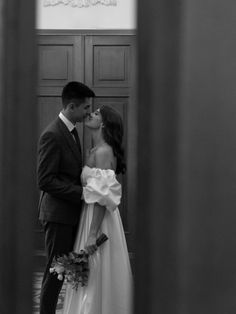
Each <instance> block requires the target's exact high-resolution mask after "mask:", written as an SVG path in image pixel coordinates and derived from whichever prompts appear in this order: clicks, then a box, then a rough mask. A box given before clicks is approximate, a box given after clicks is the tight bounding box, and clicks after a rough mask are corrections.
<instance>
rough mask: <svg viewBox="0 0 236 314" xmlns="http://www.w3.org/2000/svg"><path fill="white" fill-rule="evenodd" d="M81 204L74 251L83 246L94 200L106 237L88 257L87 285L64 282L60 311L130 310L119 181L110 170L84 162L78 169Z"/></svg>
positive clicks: (124, 313) (104, 313)
mask: <svg viewBox="0 0 236 314" xmlns="http://www.w3.org/2000/svg"><path fill="white" fill-rule="evenodd" d="M82 183H83V186H84V188H83V197H84V201H85V204H84V207H83V210H82V214H81V219H80V225H79V229H78V234H77V238H76V241H75V246H74V251H75V252H79V251H80V250H81V249H84V246H85V243H86V240H87V237H88V233H89V227H90V223H91V221H92V217H93V210H94V203H95V202H97V203H99V204H100V205H102V206H105V207H106V209H107V210H106V212H105V216H104V219H103V222H102V225H101V228H100V233H105V234H106V235H107V236H108V240H107V241H106V242H104V243H103V244H102V245H101V246H100V247H99V248H98V249H97V251H96V252H95V253H94V254H93V255H92V256H90V257H89V265H90V274H89V280H88V285H87V286H86V287H80V286H79V288H78V290H77V291H75V290H74V289H72V288H71V286H70V285H67V289H66V296H65V301H64V308H63V314H131V313H132V309H131V307H132V274H131V268H130V261H129V255H128V251H127V245H126V240H125V235H124V230H123V225H122V221H121V217H120V213H119V209H118V207H117V206H118V205H119V204H120V199H121V185H120V183H119V182H118V181H117V179H116V175H115V172H114V171H113V170H109V169H108V170H102V169H98V168H90V167H88V166H85V167H84V168H83V171H82Z"/></svg>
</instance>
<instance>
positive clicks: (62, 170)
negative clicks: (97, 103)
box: [37, 117, 82, 225]
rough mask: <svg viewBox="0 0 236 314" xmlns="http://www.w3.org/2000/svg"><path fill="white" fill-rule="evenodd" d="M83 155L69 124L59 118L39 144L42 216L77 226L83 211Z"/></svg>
mask: <svg viewBox="0 0 236 314" xmlns="http://www.w3.org/2000/svg"><path fill="white" fill-rule="evenodd" d="M81 171H82V156H81V152H80V149H79V147H78V146H77V144H76V142H75V141H74V139H73V137H72V135H71V133H70V131H69V130H68V128H67V127H66V125H65V124H64V123H63V122H62V121H61V119H60V118H59V117H58V118H57V119H56V120H55V121H53V122H52V123H51V124H50V125H49V126H48V127H47V128H46V130H45V131H44V132H43V133H42V135H41V136H40V139H39V144H38V168H37V173H38V186H39V188H40V190H41V191H42V192H41V196H40V200H39V219H40V220H46V221H52V222H59V223H65V224H71V225H75V224H77V223H78V221H79V217H80V212H81V205H82V201H81V195H82V186H81V181H80V175H81Z"/></svg>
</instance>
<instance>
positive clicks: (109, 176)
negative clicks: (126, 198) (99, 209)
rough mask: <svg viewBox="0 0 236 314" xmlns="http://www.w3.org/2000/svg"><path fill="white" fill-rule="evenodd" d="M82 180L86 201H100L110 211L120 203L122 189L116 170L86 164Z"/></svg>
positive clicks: (88, 202) (90, 202)
mask: <svg viewBox="0 0 236 314" xmlns="http://www.w3.org/2000/svg"><path fill="white" fill-rule="evenodd" d="M81 180H82V184H83V198H84V201H85V203H87V204H92V203H99V204H100V205H102V206H105V207H106V208H107V209H108V210H110V211H113V210H115V209H116V208H117V206H118V205H119V204H120V199H121V190H122V189H121V185H120V183H119V182H118V181H117V179H116V174H115V171H114V170H111V169H100V168H91V167H89V166H84V168H83V171H82V174H81Z"/></svg>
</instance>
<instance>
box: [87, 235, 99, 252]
mask: <svg viewBox="0 0 236 314" xmlns="http://www.w3.org/2000/svg"><path fill="white" fill-rule="evenodd" d="M85 250H86V251H87V252H88V254H89V255H92V254H93V253H94V252H95V251H96V250H97V245H96V237H95V236H94V235H89V237H88V239H87V242H86V244H85Z"/></svg>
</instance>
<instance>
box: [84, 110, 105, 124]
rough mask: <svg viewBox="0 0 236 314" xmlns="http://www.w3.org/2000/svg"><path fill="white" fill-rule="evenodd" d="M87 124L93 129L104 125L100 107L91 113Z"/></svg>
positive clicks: (86, 121)
mask: <svg viewBox="0 0 236 314" xmlns="http://www.w3.org/2000/svg"><path fill="white" fill-rule="evenodd" d="M85 125H86V126H87V127H88V128H91V129H99V128H101V127H102V115H101V113H100V110H99V109H97V110H96V111H94V112H92V113H90V115H89V116H88V117H87V118H86V120H85Z"/></svg>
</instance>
